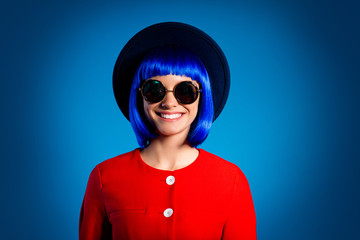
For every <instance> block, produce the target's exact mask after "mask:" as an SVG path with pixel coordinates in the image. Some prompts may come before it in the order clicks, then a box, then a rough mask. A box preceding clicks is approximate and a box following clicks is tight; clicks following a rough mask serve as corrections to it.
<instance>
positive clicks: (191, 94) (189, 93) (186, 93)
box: [175, 82, 198, 104]
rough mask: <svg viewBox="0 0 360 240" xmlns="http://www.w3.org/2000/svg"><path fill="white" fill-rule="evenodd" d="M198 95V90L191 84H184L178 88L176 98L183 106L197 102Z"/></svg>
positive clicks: (180, 84)
mask: <svg viewBox="0 0 360 240" xmlns="http://www.w3.org/2000/svg"><path fill="white" fill-rule="evenodd" d="M197 95H198V92H197V89H196V87H195V86H194V85H193V84H192V83H191V82H182V83H179V85H177V86H176V89H175V97H176V99H177V100H178V101H179V102H181V103H183V104H190V103H193V102H195V100H196V98H197Z"/></svg>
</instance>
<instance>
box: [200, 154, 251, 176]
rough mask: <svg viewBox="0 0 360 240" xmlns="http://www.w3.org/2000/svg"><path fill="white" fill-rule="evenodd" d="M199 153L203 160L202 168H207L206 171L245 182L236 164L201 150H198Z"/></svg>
mask: <svg viewBox="0 0 360 240" xmlns="http://www.w3.org/2000/svg"><path fill="white" fill-rule="evenodd" d="M199 151H200V154H201V156H202V159H203V160H204V161H203V163H204V166H205V168H207V170H213V171H216V172H217V173H219V174H221V175H224V176H225V175H226V176H227V177H229V178H232V179H237V180H241V181H247V180H246V177H245V175H244V173H243V172H242V171H241V169H240V168H239V167H238V166H237V165H236V164H234V163H232V162H229V161H227V160H225V159H223V158H222V157H219V156H217V155H215V154H212V153H210V152H207V151H205V150H203V149H199Z"/></svg>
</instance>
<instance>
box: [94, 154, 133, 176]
mask: <svg viewBox="0 0 360 240" xmlns="http://www.w3.org/2000/svg"><path fill="white" fill-rule="evenodd" d="M138 153H139V149H134V150H132V151H130V152H127V153H124V154H121V155H118V156H116V157H113V158H110V159H107V160H105V161H103V162H101V163H99V164H98V165H97V166H96V168H98V169H99V171H100V173H101V174H104V173H107V174H108V173H111V172H119V171H122V170H126V169H128V168H129V167H131V166H132V165H134V162H135V161H136V158H137V156H138Z"/></svg>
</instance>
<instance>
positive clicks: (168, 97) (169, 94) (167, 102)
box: [161, 90, 178, 109]
mask: <svg viewBox="0 0 360 240" xmlns="http://www.w3.org/2000/svg"><path fill="white" fill-rule="evenodd" d="M177 105H178V101H177V100H176V98H175V95H174V91H172V90H167V91H166V94H165V97H164V99H163V100H162V102H161V107H163V108H166V109H170V108H173V107H176V106H177Z"/></svg>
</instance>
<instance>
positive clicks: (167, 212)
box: [164, 208, 174, 218]
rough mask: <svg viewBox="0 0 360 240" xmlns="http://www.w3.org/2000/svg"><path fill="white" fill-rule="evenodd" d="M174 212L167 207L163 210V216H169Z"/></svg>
mask: <svg viewBox="0 0 360 240" xmlns="http://www.w3.org/2000/svg"><path fill="white" fill-rule="evenodd" d="M173 213H174V210H172V209H171V208H168V209H166V210H165V211H164V216H165V217H167V218H168V217H171V215H172V214H173Z"/></svg>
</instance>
